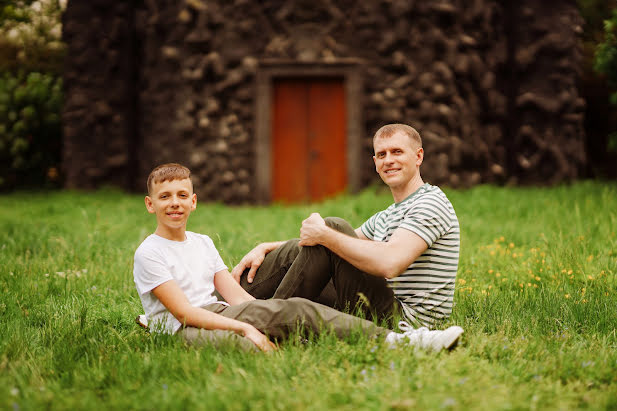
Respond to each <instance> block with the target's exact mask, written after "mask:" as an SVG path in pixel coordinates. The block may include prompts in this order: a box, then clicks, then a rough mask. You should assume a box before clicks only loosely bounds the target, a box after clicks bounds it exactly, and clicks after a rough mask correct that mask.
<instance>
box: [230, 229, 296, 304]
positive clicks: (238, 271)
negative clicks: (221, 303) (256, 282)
mask: <svg viewBox="0 0 617 411" xmlns="http://www.w3.org/2000/svg"><path fill="white" fill-rule="evenodd" d="M283 244H285V241H274V242H271V243H261V244H259V245H258V246H256V247H255V248H253V249H252V250H251V251H249V252H248V253H247V254H246V255H245V256H244V257H243V258H242V260H240V262H239V263H238V264H237V265H236V266H235V267H234V268H233V270H231V276H232V277H233V279H234V280H236V282H237V283H240V276H242V273H243V272H244V270H246V269H247V268H250V270H249V272H248V275H247V276H246V279H247V280H248V282H249V283H252V282H253V278H255V274H256V273H257V269H258V268H259V266H260V265H261V263H263V262H264V258H266V254H268V253H269V252H270V251H272V250H276V249H277V248H279V247H280V246H282V245H283ZM219 293H220V291H219Z"/></svg>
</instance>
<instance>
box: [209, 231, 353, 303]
mask: <svg viewBox="0 0 617 411" xmlns="http://www.w3.org/2000/svg"><path fill="white" fill-rule="evenodd" d="M352 231H353V230H352ZM298 241H299V240H298V239H297V238H294V239H291V240H289V241H287V242H286V243H285V244H283V245H282V246H280V247H279V248H277V249H275V250H273V251H271V252H269V253H268V254H267V255H266V258H264V261H263V263H262V264H261V266H260V267H259V268H258V269H257V273H256V275H255V278H254V280H253V282H252V283H249V282H248V281H247V275H248V272H249V269H248V268H247V269H246V270H244V272H243V273H242V276H241V277H240V285H241V286H242V288H244V289H245V290H246V291H247V292H248V293H249V294H251V295H252V296H253V297H255V298H258V299H262V300H266V299H268V298H272V296H273V295H274V292H275V291H276V289H277V288H278V286H279V284H280V283H281V281H283V278H284V277H285V275H286V274H287V271H288V270H289V267H291V265H292V264H293V262H294V261H295V259H296V257H297V256H298V253H299V252H300V249H301V247H300V246H299V245H298ZM217 298H218V299H219V300H223V298H222V297H221V298H219V297H218V296H217ZM315 301H317V302H318V303H320V304H324V305H327V306H329V307H333V306H334V303H335V302H336V293H335V291H334V286H333V285H332V282H329V283H328V284H327V285H326V286H325V287H323V290H322V291H321V293H320V294H319V295H318V296H317V297H316V298H315Z"/></svg>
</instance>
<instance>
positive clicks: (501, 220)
mask: <svg viewBox="0 0 617 411" xmlns="http://www.w3.org/2000/svg"><path fill="white" fill-rule="evenodd" d="M446 193H447V194H448V196H449V198H450V200H451V201H452V203H453V204H454V206H455V209H456V211H457V214H458V217H459V220H460V224H461V230H462V233H461V237H462V244H461V261H460V265H459V273H458V278H457V289H456V295H455V302H456V306H455V308H454V314H453V316H452V318H451V319H450V321H449V322H448V324H450V323H451V324H458V325H461V326H462V327H463V328H464V329H465V334H464V335H463V339H462V341H461V343H460V345H459V347H458V348H456V349H455V350H454V351H452V352H450V353H446V352H443V353H439V354H434V353H427V352H424V351H420V350H414V349H410V348H409V347H404V348H397V349H388V348H386V347H385V346H384V345H383V344H382V343H381V342H375V341H371V340H369V339H367V338H365V337H364V336H362V335H357V336H355V338H352V339H350V340H348V341H337V340H336V339H334V338H333V337H332V336H329V335H324V336H321V337H319V338H312V339H310V341H309V342H308V343H305V344H303V343H299V342H298V341H297V340H294V341H293V342H287V343H283V344H282V345H281V347H280V350H279V351H277V352H275V353H273V354H270V355H266V354H249V353H242V352H237V351H235V350H233V349H232V348H228V349H222V350H218V351H217V350H215V349H214V348H212V347H205V348H201V349H195V348H190V347H186V346H184V345H183V344H182V343H181V342H180V341H179V340H176V339H175V338H173V337H170V336H154V335H149V334H148V333H146V332H144V331H143V330H142V329H140V328H138V327H137V326H136V325H135V323H134V317H135V316H136V315H137V314H138V313H140V312H141V304H140V301H139V298H138V296H137V293H136V291H135V288H134V284H133V278H132V257H133V252H134V250H135V248H136V247H137V246H138V245H139V244H140V242H141V241H142V240H143V239H144V238H145V237H146V236H147V235H148V234H149V233H150V232H152V231H153V230H154V218H153V217H152V216H151V215H149V214H147V213H146V211H145V207H144V205H143V198H142V196H138V195H127V194H124V193H121V192H118V191H114V190H101V191H97V192H92V193H81V192H52V193H15V194H10V195H6V194H5V195H3V196H0V262H1V266H2V269H1V271H0V293H1V296H2V297H1V299H0V329H1V331H0V409H9V410H10V409H74V408H77V409H92V408H98V409H126V408H131V409H233V410H239V409H315V410H317V409H319V410H321V409H328V408H340V409H358V408H360V409H412V408H419V409H423V408H428V409H576V408H591V409H615V408H617V335H616V329H617V298H615V292H616V291H617V280H616V275H617V184H614V183H598V182H580V183H576V184H573V185H569V186H559V187H554V188H498V187H490V186H479V187H475V188H473V189H469V190H446ZM390 202H391V197H390V195H389V193H388V192H386V191H383V190H381V189H376V188H370V189H367V190H365V191H363V192H362V193H360V194H358V195H355V196H342V197H339V198H337V199H334V200H329V201H327V202H324V203H321V204H316V205H311V206H307V205H304V206H294V207H284V206H278V205H275V206H270V207H227V206H224V205H220V204H207V203H205V202H204V203H199V204H198V207H197V211H196V212H195V213H194V214H193V215H191V221H190V222H189V229H190V230H192V231H197V232H203V233H205V234H208V235H209V236H210V237H212V239H213V240H214V243H215V244H216V245H217V247H218V248H219V251H220V253H221V255H222V257H223V259H224V261H225V262H226V263H227V264H228V265H229V266H230V268H231V267H233V265H234V264H235V263H236V262H237V261H238V260H239V259H240V258H241V257H242V255H243V253H244V252H245V251H247V250H248V249H250V248H251V247H253V246H254V245H255V244H257V243H258V242H260V241H265V240H278V239H286V238H290V237H293V236H297V234H298V228H299V225H300V223H301V221H302V219H303V218H305V217H306V216H307V215H308V213H309V212H310V211H318V212H320V213H321V214H322V215H324V216H325V215H338V216H341V217H344V218H346V219H347V220H349V221H350V222H351V223H352V225H354V226H359V225H360V224H361V223H362V222H363V221H364V220H365V219H366V218H368V217H369V216H370V215H372V214H373V213H374V212H376V211H378V210H380V209H383V208H385V207H386V206H387V205H388V204H389V203H390Z"/></svg>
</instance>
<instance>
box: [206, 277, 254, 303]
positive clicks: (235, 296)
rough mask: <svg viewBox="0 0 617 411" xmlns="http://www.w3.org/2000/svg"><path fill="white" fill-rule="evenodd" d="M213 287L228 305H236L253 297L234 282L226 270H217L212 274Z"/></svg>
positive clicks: (251, 299)
mask: <svg viewBox="0 0 617 411" xmlns="http://www.w3.org/2000/svg"><path fill="white" fill-rule="evenodd" d="M214 288H216V291H218V292H219V294H221V296H222V297H223V298H224V299H225V301H227V302H228V303H229V305H238V304H242V303H243V302H246V301H253V300H254V299H255V297H253V296H252V295H250V294H249V293H247V292H246V291H245V290H244V288H242V287H241V286H240V284H238V283H237V282H236V280H235V279H234V278H233V277H232V276H231V274H229V271H227V270H221V271H217V272H216V273H215V274H214Z"/></svg>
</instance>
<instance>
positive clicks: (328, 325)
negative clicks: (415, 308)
mask: <svg viewBox="0 0 617 411" xmlns="http://www.w3.org/2000/svg"><path fill="white" fill-rule="evenodd" d="M203 308H204V309H206V310H208V311H211V312H214V313H217V314H220V315H223V316H225V317H227V318H233V319H235V320H238V321H242V322H245V323H248V324H251V325H253V326H254V327H255V328H257V329H258V330H259V331H261V332H263V333H264V334H266V335H268V336H269V337H270V338H274V339H285V338H287V337H288V336H289V335H290V334H292V333H295V332H297V331H307V332H310V333H314V334H319V333H320V332H323V331H324V330H328V331H331V332H332V333H334V334H335V335H336V336H337V337H338V338H341V339H342V338H345V337H347V336H349V335H350V334H351V333H352V332H354V331H360V332H363V333H364V334H367V335H370V336H384V337H385V335H387V334H388V333H389V332H390V331H389V330H387V329H385V328H382V327H378V326H377V325H375V324H374V323H372V322H371V321H367V320H364V319H361V318H358V317H354V316H352V315H349V314H345V313H342V312H340V311H337V310H335V309H333V308H330V307H327V306H325V305H321V304H318V303H315V302H312V301H309V300H306V299H304V298H290V299H287V300H279V299H271V300H254V301H249V302H246V303H242V304H238V305H234V306H226V305H222V304H209V305H207V306H205V307H203ZM178 335H180V336H181V337H182V338H183V339H184V340H185V341H186V342H187V343H188V344H191V345H204V344H213V345H215V346H220V345H226V344H230V343H231V344H236V345H238V346H239V347H240V348H242V349H245V350H254V349H256V347H255V345H254V344H253V343H252V342H251V341H249V340H248V339H246V338H244V337H241V336H239V335H238V334H236V333H234V332H232V331H224V330H204V329H199V328H194V327H185V328H182V329H181V330H180V331H179V332H178Z"/></svg>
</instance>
